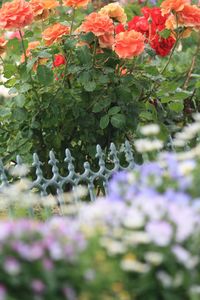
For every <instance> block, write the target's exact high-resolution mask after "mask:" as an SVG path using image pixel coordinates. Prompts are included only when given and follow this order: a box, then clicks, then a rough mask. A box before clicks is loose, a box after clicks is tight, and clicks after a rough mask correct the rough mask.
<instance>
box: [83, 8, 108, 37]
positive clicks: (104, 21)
mask: <svg viewBox="0 0 200 300" xmlns="http://www.w3.org/2000/svg"><path fill="white" fill-rule="evenodd" d="M81 30H82V31H83V32H92V33H93V34H94V35H96V36H98V37H99V36H102V35H104V34H108V33H110V34H111V33H113V32H114V25H113V21H112V20H111V19H110V18H109V17H108V16H106V15H101V14H98V13H96V12H93V13H91V14H90V15H88V16H87V17H86V18H85V21H84V22H83V23H82V25H81Z"/></svg>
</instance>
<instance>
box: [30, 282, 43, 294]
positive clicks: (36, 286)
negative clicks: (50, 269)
mask: <svg viewBox="0 0 200 300" xmlns="http://www.w3.org/2000/svg"><path fill="white" fill-rule="evenodd" d="M31 288H32V290H33V291H34V292H35V293H37V294H42V293H43V292H44V290H45V285H44V283H43V282H42V281H41V280H40V279H34V280H33V281H32V282H31Z"/></svg>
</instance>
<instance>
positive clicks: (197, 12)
mask: <svg viewBox="0 0 200 300" xmlns="http://www.w3.org/2000/svg"><path fill="white" fill-rule="evenodd" d="M179 18H180V20H181V22H182V23H183V24H184V26H185V27H194V28H196V29H199V28H200V8H199V7H198V6H197V5H185V6H184V8H183V10H182V11H181V12H180V13H179Z"/></svg>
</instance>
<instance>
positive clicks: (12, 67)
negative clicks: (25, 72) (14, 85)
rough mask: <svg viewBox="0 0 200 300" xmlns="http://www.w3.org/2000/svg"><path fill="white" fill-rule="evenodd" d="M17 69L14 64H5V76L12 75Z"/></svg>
mask: <svg viewBox="0 0 200 300" xmlns="http://www.w3.org/2000/svg"><path fill="white" fill-rule="evenodd" d="M16 70H17V68H16V66H15V65H14V64H4V77H6V78H10V77H12V76H13V75H14V74H15V72H16Z"/></svg>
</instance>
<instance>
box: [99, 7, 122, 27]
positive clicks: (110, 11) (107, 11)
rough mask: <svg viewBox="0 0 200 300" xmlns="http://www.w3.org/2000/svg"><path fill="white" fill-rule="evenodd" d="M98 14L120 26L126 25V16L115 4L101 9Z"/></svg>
mask: <svg viewBox="0 0 200 300" xmlns="http://www.w3.org/2000/svg"><path fill="white" fill-rule="evenodd" d="M99 14H103V15H107V16H109V17H110V18H113V19H115V20H117V21H118V22H120V23H122V24H124V23H126V21H127V16H126V14H125V12H124V9H123V8H122V7H121V6H120V5H119V3H117V2H116V3H110V4H108V5H106V6H104V7H102V8H101V9H100V11H99Z"/></svg>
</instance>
